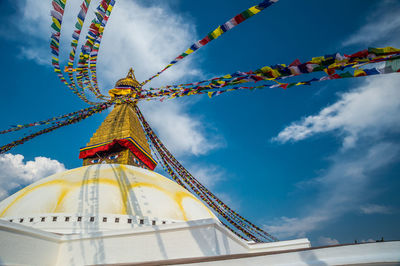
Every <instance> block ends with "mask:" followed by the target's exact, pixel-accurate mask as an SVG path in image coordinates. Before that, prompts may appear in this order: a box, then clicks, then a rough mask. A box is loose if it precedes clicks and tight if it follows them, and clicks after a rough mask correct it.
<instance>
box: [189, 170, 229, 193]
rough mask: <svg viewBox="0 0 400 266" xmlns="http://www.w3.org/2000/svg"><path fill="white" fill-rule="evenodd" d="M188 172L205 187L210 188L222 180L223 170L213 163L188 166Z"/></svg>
mask: <svg viewBox="0 0 400 266" xmlns="http://www.w3.org/2000/svg"><path fill="white" fill-rule="evenodd" d="M190 173H191V174H192V175H193V176H194V177H195V178H196V179H197V180H199V181H200V183H202V184H203V185H204V186H206V187H207V188H210V189H212V188H213V187H215V185H216V184H218V183H220V182H221V181H223V180H224V176H225V171H223V170H222V169H221V168H220V167H218V166H215V165H207V166H204V165H194V166H192V167H190Z"/></svg>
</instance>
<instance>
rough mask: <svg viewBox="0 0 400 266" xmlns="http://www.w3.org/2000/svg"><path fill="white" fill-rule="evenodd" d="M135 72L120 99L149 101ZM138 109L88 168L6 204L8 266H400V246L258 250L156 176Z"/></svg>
mask: <svg viewBox="0 0 400 266" xmlns="http://www.w3.org/2000/svg"><path fill="white" fill-rule="evenodd" d="M140 89H141V88H140V84H139V83H138V82H137V81H136V79H135V77H134V74H133V71H132V70H131V71H130V72H129V74H128V76H127V77H126V78H124V79H121V80H119V81H118V82H117V84H116V86H115V88H114V89H112V90H110V95H111V96H112V97H120V96H123V95H128V94H130V95H134V94H137V93H140ZM134 104H135V103H134V102H131V103H127V102H125V103H123V102H121V103H120V104H117V105H116V106H115V108H114V110H113V111H112V112H111V113H110V114H109V115H108V116H107V118H106V119H105V121H104V122H103V123H102V124H101V126H100V127H99V128H98V130H97V131H96V133H95V134H94V135H93V137H92V138H91V139H90V141H89V143H88V144H87V146H85V147H84V148H82V149H81V150H80V158H82V159H83V165H84V166H83V167H80V168H77V169H72V170H68V171H66V172H63V173H58V174H55V175H52V176H49V177H47V178H44V179H41V180H39V181H37V182H35V183H33V184H31V185H29V186H27V187H25V188H24V189H22V190H20V191H18V192H17V193H15V194H13V195H11V196H10V197H8V198H6V199H5V200H3V201H2V202H0V240H1V241H0V264H1V265H99V264H101V265H104V264H113V265H116V264H117V265H177V264H190V265H311V264H312V265H346V264H352V265H381V264H380V263H383V262H384V263H385V265H398V264H397V263H399V262H400V252H399V251H400V242H379V243H367V244H357V245H338V246H331V247H319V248H311V246H310V242H309V241H308V240H307V239H305V238H304V239H296V240H289V241H278V242H271V243H255V242H248V241H245V240H243V239H241V238H239V237H238V236H237V235H236V234H234V233H232V232H231V231H230V230H228V229H227V228H226V227H225V226H224V225H222V223H221V222H220V221H219V220H218V217H217V216H216V215H215V214H214V212H213V211H212V210H210V209H209V208H208V207H207V206H205V205H204V204H203V203H202V202H201V201H200V200H198V199H197V198H196V197H195V196H194V195H192V194H191V193H190V192H189V191H188V190H186V189H184V188H182V187H181V186H179V185H178V184H177V183H175V182H173V181H171V180H170V179H168V178H166V177H164V176H162V175H160V174H157V173H155V172H153V171H152V170H154V168H155V166H156V162H155V160H154V159H153V158H152V156H151V152H150V147H149V144H148V142H147V141H146V136H145V133H144V132H143V130H142V128H141V126H140V122H139V120H138V117H137V116H136V113H135V111H134Z"/></svg>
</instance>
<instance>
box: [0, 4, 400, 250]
mask: <svg viewBox="0 0 400 266" xmlns="http://www.w3.org/2000/svg"><path fill="white" fill-rule="evenodd" d="M94 3H95V2H94ZM257 3H258V1H254V0H241V1H236V0H235V1H232V0H230V1H228V0H218V1H209V0H203V1H181V0H168V1H165V0H163V1H161V0H152V1H130V0H119V1H117V4H116V6H115V9H114V11H113V14H112V15H111V19H110V21H109V24H108V26H107V29H106V31H105V34H104V39H103V44H102V48H101V51H100V54H99V63H98V67H99V69H98V77H99V82H100V85H101V88H102V89H103V92H106V91H107V90H108V89H110V88H111V87H112V85H113V84H114V83H115V81H116V80H118V79H119V78H121V77H123V76H125V75H126V72H127V71H128V69H129V67H133V68H134V69H135V70H136V72H135V73H136V76H137V78H138V79H139V80H144V79H146V78H148V77H149V76H151V75H152V74H154V73H155V72H157V71H159V70H160V69H161V68H162V67H163V66H164V65H165V64H167V63H168V62H169V61H170V60H172V59H173V58H175V56H177V55H178V54H180V53H181V52H183V51H184V50H186V48H187V47H188V46H189V45H190V44H191V43H193V42H194V41H196V40H198V39H200V38H202V37H204V35H205V34H207V33H208V32H209V31H210V30H212V29H214V28H215V27H216V26H218V25H219V24H222V23H224V22H225V21H227V20H228V19H230V18H231V17H233V16H234V15H236V14H237V13H240V12H241V11H243V10H245V9H247V8H248V7H250V6H252V5H255V4H257ZM366 3H368V4H366ZM79 4H80V3H79V1H77V0H69V1H68V4H67V8H66V13H65V21H64V26H65V28H64V29H63V31H62V34H63V36H64V37H65V39H62V40H61V50H63V52H62V56H63V57H64V58H65V59H66V54H67V52H68V50H67V49H65V48H66V47H67V45H68V42H69V41H70V39H69V36H70V33H71V30H72V25H73V24H72V23H73V22H72V21H73V18H74V16H75V15H76V13H77V11H78V9H79ZM0 7H1V10H3V12H4V13H5V14H3V16H1V18H0V49H1V50H2V62H3V64H2V66H1V70H2V71H1V72H0V73H1V74H0V77H1V80H2V85H1V93H2V95H1V99H2V104H3V115H2V116H0V125H1V128H2V129H5V128H8V127H9V125H13V124H16V123H25V122H33V121H37V120H42V119H45V118H49V117H52V116H55V115H59V114H64V113H67V112H71V111H75V110H78V109H81V108H84V107H86V105H85V103H83V102H81V101H80V99H79V98H77V97H76V96H75V95H74V94H73V93H72V92H70V91H69V90H68V88H67V87H65V86H64V85H63V84H62V83H61V82H59V80H58V78H57V77H56V75H55V74H54V73H53V72H52V70H51V67H50V58H51V56H50V50H49V48H48V45H49V36H50V26H49V25H50V16H49V10H50V1H35V0H23V1H22V0H21V1H18V3H16V1H9V0H5V1H4V0H3V1H1V2H0ZM92 10H93V8H92ZM399 11H400V2H399V1H378V0H376V1H374V0H370V1H368V2H366V1H362V0H359V1H357V0H351V1H345V0H338V1H333V2H332V1H317V0H309V1H296V0H281V1H279V2H278V3H276V4H275V5H273V6H271V7H270V8H268V9H267V10H265V11H264V12H262V13H260V14H259V15H257V16H255V17H253V18H251V19H250V20H248V21H246V22H245V23H243V24H241V25H240V26H238V27H236V28H235V29H233V30H232V31H230V32H228V33H226V34H225V35H224V36H222V37H220V38H219V39H218V40H215V41H213V42H212V43H210V44H209V45H207V46H206V47H204V48H202V49H200V50H199V51H198V52H197V53H195V54H194V55H192V56H190V57H187V58H186V59H185V60H184V61H182V62H181V63H179V64H177V65H175V66H174V67H172V68H170V69H169V70H167V71H166V72H165V73H164V74H162V75H161V76H160V77H159V78H157V79H155V80H154V81H153V82H152V83H150V84H149V85H151V86H159V85H163V84H164V85H166V84H172V83H178V82H179V83H180V82H186V81H197V80H201V79H204V78H210V77H213V76H216V75H220V74H227V73H232V72H235V71H238V70H241V71H248V70H251V69H257V68H259V67H262V66H265V65H273V64H278V63H286V64H288V63H291V62H292V61H293V60H295V59H297V58H298V59H300V60H301V61H305V60H308V59H310V58H311V57H315V56H321V55H324V54H331V53H333V52H340V53H342V54H343V53H351V52H355V51H358V50H361V49H365V48H367V47H369V46H372V47H383V46H395V47H400V38H399V37H398V36H400V35H399V33H400V30H399V29H400V27H399V26H400V19H399V16H398V14H399ZM63 48H64V49H63ZM399 85H400V76H397V75H396V74H392V75H387V76H385V77H371V78H367V79H365V78H358V79H353V80H334V81H327V82H321V83H315V85H313V86H305V87H294V88H290V89H288V90H282V89H268V90H258V91H253V92H249V91H241V92H231V93H226V94H223V95H221V96H218V97H215V98H213V99H209V98H208V97H206V96H193V97H187V98H180V99H174V100H170V101H168V102H163V103H159V102H145V103H141V104H140V107H141V109H142V111H143V113H144V115H145V116H146V118H147V119H148V120H149V122H150V123H151V125H152V126H153V127H154V129H155V130H156V131H157V132H158V134H159V136H160V137H161V139H162V140H163V141H164V142H165V143H166V145H167V147H169V149H170V150H171V151H172V152H173V153H174V154H176V155H177V157H178V158H179V160H180V161H181V162H182V163H183V164H184V165H185V166H186V167H187V168H188V169H189V170H191V171H192V172H193V174H194V175H195V176H198V177H199V179H201V180H202V181H203V182H204V183H205V184H207V185H208V186H209V187H210V188H211V189H212V191H214V192H215V193H216V194H218V195H219V196H221V197H222V198H223V199H224V200H226V201H227V202H228V203H229V204H231V205H232V206H233V207H234V208H235V209H237V210H238V211H239V212H240V213H241V214H243V215H244V216H245V217H248V218H249V219H250V220H252V221H254V222H255V223H257V224H259V225H261V226H263V227H264V228H266V229H267V230H268V231H269V232H271V233H272V234H274V235H277V236H278V237H279V238H281V239H293V238H296V237H308V238H309V239H310V240H311V241H312V244H313V245H324V244H333V243H337V242H340V243H348V242H353V241H354V240H356V239H357V240H358V241H368V240H371V239H373V240H375V239H380V238H381V237H384V238H385V239H388V240H389V239H399V238H400V229H399V227H398V224H400V198H399V196H398V191H399V189H400V179H399V178H398V177H399V174H398V173H399V169H400V164H399V159H398V158H399V151H400V142H399V131H400V119H399V116H398V113H399V111H400V110H399V109H400V91H399V90H398V87H399ZM106 115H107V114H106V113H104V114H100V115H96V116H94V117H91V118H89V119H87V120H85V121H83V122H81V123H79V124H76V125H72V126H68V127H65V128H62V129H59V130H57V131H55V132H53V133H50V134H47V135H44V136H40V137H38V138H36V139H34V140H32V141H30V142H28V143H26V144H25V145H22V146H19V147H17V148H15V149H13V150H11V151H10V154H8V155H7V156H2V157H1V158H0V186H1V187H2V189H1V190H0V196H1V197H5V196H6V195H7V194H9V193H12V192H13V191H15V190H17V189H18V188H20V187H21V186H24V185H26V184H29V183H30V182H33V181H35V180H37V179H39V178H42V177H44V176H46V175H48V174H50V173H52V172H55V171H61V170H63V169H64V168H67V169H71V168H75V167H79V166H81V160H79V159H78V152H79V148H80V147H82V146H84V145H85V144H86V143H87V142H88V141H89V138H90V137H91V135H92V134H93V133H94V131H95V130H96V129H97V127H98V126H99V125H100V123H101V122H102V120H103V119H104V118H105V116H106ZM22 135H23V134H20V133H17V134H7V135H1V137H0V141H1V144H2V145H3V144H5V143H8V142H10V141H12V140H13V139H15V138H19V137H21V136H22ZM18 154H19V155H18ZM20 155H22V156H24V157H22V156H20Z"/></svg>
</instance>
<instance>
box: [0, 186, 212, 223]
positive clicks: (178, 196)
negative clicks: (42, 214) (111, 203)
mask: <svg viewBox="0 0 400 266" xmlns="http://www.w3.org/2000/svg"><path fill="white" fill-rule="evenodd" d="M95 183H98V184H107V185H112V186H114V187H120V188H121V185H120V184H119V183H118V181H117V180H112V179H109V178H98V179H88V180H85V182H84V183H82V181H70V180H65V179H55V180H50V181H48V182H44V183H41V184H37V185H36V186H33V187H26V188H25V189H23V190H21V191H20V192H21V194H20V195H18V196H17V197H16V198H15V199H14V200H13V201H12V202H10V203H9V204H8V205H7V207H5V208H4V209H3V211H2V212H1V213H0V217H4V216H5V214H6V213H7V212H8V211H9V210H10V208H11V207H12V206H14V205H15V204H16V203H18V202H19V201H20V200H21V199H23V198H24V197H25V196H27V195H29V194H30V193H31V192H33V191H35V190H37V189H39V188H43V187H50V186H57V185H58V186H61V189H62V190H61V193H60V195H59V196H58V198H57V203H56V207H55V210H54V212H57V211H58V210H60V207H61V205H62V202H63V200H64V199H65V198H66V197H67V195H68V194H69V193H71V192H72V191H73V190H75V189H77V188H79V187H82V186H85V185H90V184H95ZM140 186H143V187H150V188H153V189H156V190H159V191H161V192H163V193H165V194H166V195H168V196H169V197H170V198H172V199H173V200H174V201H175V203H176V204H177V205H178V206H179V209H180V210H181V212H182V215H183V218H184V220H185V221H187V220H188V218H187V214H186V211H185V209H184V207H183V205H182V201H183V199H184V198H185V197H189V198H192V199H194V200H196V201H197V202H199V203H201V202H200V201H199V200H198V199H197V198H196V197H194V196H193V195H191V194H190V193H189V192H186V191H177V192H175V193H173V192H171V191H168V190H166V189H164V188H162V187H160V186H158V185H156V184H151V183H145V182H137V183H134V184H129V186H126V189H121V191H126V192H125V193H123V192H121V197H122V204H123V208H122V211H121V212H122V213H121V214H123V215H127V214H128V210H127V209H128V207H127V204H128V197H129V191H131V190H132V189H133V188H136V187H140ZM201 204H202V203H201ZM202 205H203V204H202ZM204 207H205V206H204ZM205 209H206V210H207V211H208V212H209V214H210V215H211V216H214V215H213V214H212V212H211V211H210V210H209V209H208V208H207V207H205Z"/></svg>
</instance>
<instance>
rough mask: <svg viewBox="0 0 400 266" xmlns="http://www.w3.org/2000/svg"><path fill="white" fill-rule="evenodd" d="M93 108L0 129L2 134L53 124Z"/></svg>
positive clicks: (80, 114)
mask: <svg viewBox="0 0 400 266" xmlns="http://www.w3.org/2000/svg"><path fill="white" fill-rule="evenodd" d="M92 108H93V107H88V108H84V109H81V110H78V111H75V112H71V113H68V114H64V115H60V116H56V117H52V118H49V119H46V120H41V121H36V122H32V123H27V124H22V125H14V126H11V127H10V128H9V129H6V130H2V131H0V134H6V133H9V132H14V131H19V130H21V129H24V128H29V127H34V126H42V125H49V124H53V123H55V122H56V121H58V120H61V119H64V118H74V117H78V116H82V115H85V114H86V113H87V112H89V111H90V110H92Z"/></svg>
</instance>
